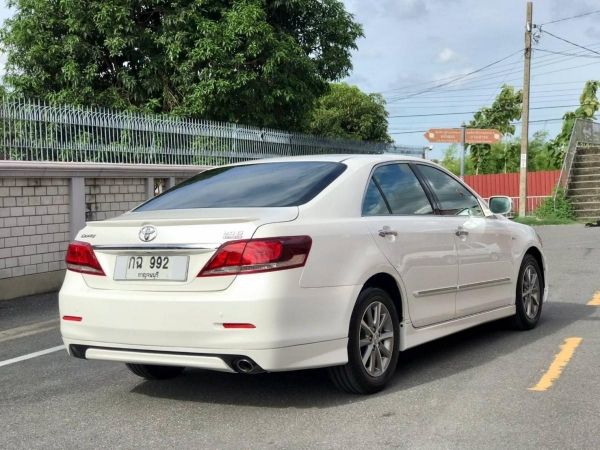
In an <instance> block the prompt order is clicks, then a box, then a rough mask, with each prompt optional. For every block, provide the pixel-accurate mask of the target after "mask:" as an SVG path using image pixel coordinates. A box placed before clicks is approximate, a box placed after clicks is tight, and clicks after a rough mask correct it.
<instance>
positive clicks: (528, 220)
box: [514, 216, 577, 226]
mask: <svg viewBox="0 0 600 450" xmlns="http://www.w3.org/2000/svg"><path fill="white" fill-rule="evenodd" d="M514 220H515V222H518V223H522V224H525V225H532V226H535V225H570V224H573V223H577V222H576V221H575V220H573V219H568V218H565V217H555V216H554V217H553V216H546V217H543V218H540V217H536V216H524V217H522V216H519V217H515V219H514Z"/></svg>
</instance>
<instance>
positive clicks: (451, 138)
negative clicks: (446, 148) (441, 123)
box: [424, 124, 502, 179]
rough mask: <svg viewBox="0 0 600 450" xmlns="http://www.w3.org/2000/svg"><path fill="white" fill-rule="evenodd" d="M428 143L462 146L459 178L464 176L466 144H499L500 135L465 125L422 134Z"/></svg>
mask: <svg viewBox="0 0 600 450" xmlns="http://www.w3.org/2000/svg"><path fill="white" fill-rule="evenodd" d="M424 136H425V139H427V140H428V141H429V142H431V143H434V142H440V143H441V142H444V143H447V144H462V147H463V148H462V153H461V155H460V178H461V179H463V178H464V175H465V152H466V148H467V144H493V143H495V142H500V139H502V133H500V132H499V131H498V130H494V129H486V128H467V127H466V126H465V124H463V125H462V127H460V128H431V129H429V130H427V131H426V132H425V134H424Z"/></svg>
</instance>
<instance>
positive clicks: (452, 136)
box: [424, 128, 462, 144]
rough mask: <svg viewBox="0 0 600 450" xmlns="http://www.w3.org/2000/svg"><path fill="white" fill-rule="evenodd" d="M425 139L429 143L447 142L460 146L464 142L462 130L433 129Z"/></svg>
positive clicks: (427, 133)
mask: <svg viewBox="0 0 600 450" xmlns="http://www.w3.org/2000/svg"><path fill="white" fill-rule="evenodd" d="M424 136H425V139H427V140H428V141H429V142H431V143H434V142H446V143H449V144H454V143H456V144H458V143H459V142H462V130H461V129H460V128H431V129H430V130H427V131H426V132H425V135H424Z"/></svg>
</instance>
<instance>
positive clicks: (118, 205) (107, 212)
mask: <svg viewBox="0 0 600 450" xmlns="http://www.w3.org/2000/svg"><path fill="white" fill-rule="evenodd" d="M144 200H146V179H145V178H86V180H85V205H86V220H104V219H110V218H111V217H115V216H117V215H119V214H122V213H124V212H125V211H129V210H130V209H133V208H135V207H136V206H137V205H139V204H140V203H142V202H143V201H144Z"/></svg>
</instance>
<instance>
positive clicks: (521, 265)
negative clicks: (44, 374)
mask: <svg viewBox="0 0 600 450" xmlns="http://www.w3.org/2000/svg"><path fill="white" fill-rule="evenodd" d="M510 207H511V204H510V199H509V198H507V197H494V198H492V199H491V200H490V201H489V205H488V203H486V202H485V201H484V200H483V199H481V198H480V197H479V196H478V195H477V194H476V193H475V192H474V191H472V190H471V189H470V188H469V187H468V186H467V185H465V184H464V183H463V182H462V181H461V180H459V179H458V178H457V177H455V176H454V175H452V174H451V173H449V172H447V171H446V170H444V169H443V168H441V167H439V166H437V165H435V164H433V163H431V162H429V161H426V160H421V159H417V158H410V157H403V156H399V155H394V156H392V155H329V156H306V157H293V158H279V159H266V160H260V161H252V162H247V163H241V164H234V165H229V166H222V167H218V168H215V169H212V170H207V171H204V172H202V173H200V174H199V175H197V176H195V177H192V178H190V179H188V180H187V181H185V182H183V183H181V184H179V185H177V186H175V187H173V188H171V189H169V190H168V191H166V192H164V193H163V194H161V195H158V196H156V197H154V198H152V199H150V200H149V201H147V202H145V203H143V204H142V205H140V206H138V207H137V208H135V209H134V210H132V211H130V212H127V213H125V214H123V215H121V216H119V217H116V218H113V219H110V220H105V221H99V222H90V223H88V224H87V226H86V227H85V228H84V229H83V230H81V231H80V232H79V233H78V235H77V237H76V240H75V241H74V242H72V243H71V244H70V245H69V248H68V251H67V255H66V262H67V273H66V277H65V280H64V284H63V286H62V289H61V291H60V315H61V333H62V336H63V340H64V342H65V345H66V347H67V349H68V351H69V353H70V354H71V355H72V356H74V357H77V358H83V359H88V360H105V361H119V362H123V363H125V364H126V365H127V367H128V368H129V369H130V370H131V371H132V372H133V373H135V374H136V375H139V376H141V377H144V378H146V379H167V378H172V377H175V376H177V375H179V374H180V373H181V372H182V371H183V370H184V368H186V367H194V368H201V369H208V370H216V371H223V372H237V373H245V374H257V373H260V372H275V371H288V370H296V369H308V368H317V367H327V368H328V371H329V373H330V376H331V379H332V380H333V382H334V384H335V385H336V386H337V387H338V388H340V389H342V390H345V391H348V392H352V393H360V394H368V393H373V392H376V391H378V390H380V389H382V388H383V387H384V386H385V384H386V383H387V382H388V381H389V380H390V378H391V377H392V376H393V374H394V372H395V370H396V366H397V363H398V354H399V352H400V351H403V350H406V349H408V348H411V347H414V346H416V345H419V344H422V343H424V342H428V341H431V340H433V339H437V338H440V337H442V336H446V335H448V334H451V333H455V332H458V331H460V330H464V329H466V328H469V327H473V326H475V325H478V324H481V323H484V322H488V321H492V320H498V319H501V318H511V319H510V320H512V322H513V323H514V325H515V327H517V328H520V329H523V330H525V329H531V328H533V327H535V326H536V324H537V323H538V320H539V318H540V314H541V311H542V305H543V302H544V301H545V298H546V296H547V288H546V286H547V283H546V265H545V262H544V256H543V253H542V245H541V242H540V240H539V238H538V237H537V235H536V233H535V231H534V230H533V229H532V228H530V227H528V226H525V225H521V224H518V223H515V222H512V221H511V220H509V219H507V218H506V217H505V215H506V214H507V213H508V212H509V211H510Z"/></svg>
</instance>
